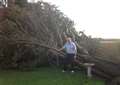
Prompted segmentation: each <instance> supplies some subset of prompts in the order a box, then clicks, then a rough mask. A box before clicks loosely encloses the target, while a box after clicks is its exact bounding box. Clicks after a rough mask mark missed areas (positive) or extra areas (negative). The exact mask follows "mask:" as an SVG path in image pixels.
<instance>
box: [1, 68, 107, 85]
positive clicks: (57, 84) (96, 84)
mask: <svg viewBox="0 0 120 85" xmlns="http://www.w3.org/2000/svg"><path fill="white" fill-rule="evenodd" d="M0 85H105V84H104V81H102V80H100V79H96V78H92V79H89V78H87V77H86V75H85V74H84V73H83V72H76V73H70V72H66V73H62V72H61V70H60V69H55V68H40V69H37V70H34V71H28V72H20V71H0Z"/></svg>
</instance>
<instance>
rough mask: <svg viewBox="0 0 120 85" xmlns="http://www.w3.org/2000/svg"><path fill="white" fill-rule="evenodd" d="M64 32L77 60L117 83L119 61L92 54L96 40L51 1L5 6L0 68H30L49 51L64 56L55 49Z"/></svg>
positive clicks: (41, 61)
mask: <svg viewBox="0 0 120 85" xmlns="http://www.w3.org/2000/svg"><path fill="white" fill-rule="evenodd" d="M66 35H71V36H72V38H73V40H75V42H76V45H77V47H78V55H77V56H78V59H80V62H92V63H95V67H94V69H93V72H94V73H95V74H97V75H99V76H101V77H104V78H105V79H109V80H111V79H112V80H113V81H112V82H113V83H116V82H117V83H119V77H120V71H119V70H120V65H119V64H118V63H115V62H111V61H107V60H104V59H100V58H98V57H95V56H96V55H94V52H96V49H97V46H98V44H99V42H98V41H96V40H94V39H91V38H89V37H87V36H86V35H85V34H84V33H83V32H82V35H81V34H79V33H78V32H77V31H76V30H75V28H74V22H73V21H72V20H70V19H69V18H68V17H67V16H65V15H64V14H63V13H62V12H61V11H60V10H58V9H57V7H56V6H55V5H50V4H49V3H46V2H42V1H41V2H39V3H34V4H33V3H32V4H30V3H29V4H26V6H24V7H22V8H21V7H19V6H14V7H11V8H8V14H7V16H6V17H5V19H4V20H3V21H2V22H0V68H4V69H8V68H17V69H23V68H33V67H37V66H41V65H47V64H48V58H49V57H50V56H51V55H52V56H62V57H64V52H58V51H57V49H58V48H60V47H62V46H63V44H64V43H65V39H64V38H65V37H66ZM81 46H84V47H85V48H86V49H87V50H88V52H87V50H85V49H84V48H82V47H81ZM88 53H90V54H88ZM91 55H92V57H91ZM117 83H116V84H114V85H117ZM112 85H113V84H112Z"/></svg>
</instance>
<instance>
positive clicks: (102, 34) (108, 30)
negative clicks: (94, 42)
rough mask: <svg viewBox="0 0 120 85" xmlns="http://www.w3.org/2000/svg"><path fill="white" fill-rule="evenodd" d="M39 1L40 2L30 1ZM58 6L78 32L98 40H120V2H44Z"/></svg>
mask: <svg viewBox="0 0 120 85" xmlns="http://www.w3.org/2000/svg"><path fill="white" fill-rule="evenodd" d="M29 1H38V0H29ZM43 1H47V2H50V3H51V4H55V5H56V6H58V9H60V10H61V11H62V12H63V13H64V14H65V15H67V16H68V17H70V18H71V19H72V20H73V21H74V22H75V27H76V30H77V31H84V32H85V33H86V34H87V35H91V36H92V37H96V38H119V39H120V0H43Z"/></svg>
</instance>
